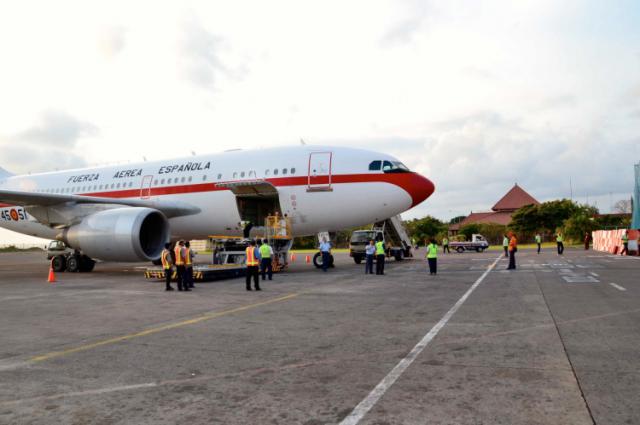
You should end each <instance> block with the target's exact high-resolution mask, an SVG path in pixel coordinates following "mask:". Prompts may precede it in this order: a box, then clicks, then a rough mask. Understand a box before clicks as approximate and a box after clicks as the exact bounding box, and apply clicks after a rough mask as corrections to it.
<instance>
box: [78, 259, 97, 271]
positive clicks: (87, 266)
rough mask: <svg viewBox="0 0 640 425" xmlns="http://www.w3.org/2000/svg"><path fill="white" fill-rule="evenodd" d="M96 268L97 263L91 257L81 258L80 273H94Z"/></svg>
mask: <svg viewBox="0 0 640 425" xmlns="http://www.w3.org/2000/svg"><path fill="white" fill-rule="evenodd" d="M95 266H96V262H95V261H94V260H93V259H91V257H87V256H86V255H83V256H82V257H80V271H81V272H85V273H89V272H92V271H93V268H94V267H95Z"/></svg>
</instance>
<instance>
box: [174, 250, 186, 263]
mask: <svg viewBox="0 0 640 425" xmlns="http://www.w3.org/2000/svg"><path fill="white" fill-rule="evenodd" d="M173 252H174V254H176V266H183V265H184V259H183V258H182V247H181V246H180V245H176V247H175V248H174V249H173Z"/></svg>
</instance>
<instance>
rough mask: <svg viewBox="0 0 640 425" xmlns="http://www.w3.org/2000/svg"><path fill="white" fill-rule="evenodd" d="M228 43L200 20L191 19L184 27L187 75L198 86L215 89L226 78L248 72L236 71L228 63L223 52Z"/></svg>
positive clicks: (183, 61)
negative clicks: (223, 56)
mask: <svg viewBox="0 0 640 425" xmlns="http://www.w3.org/2000/svg"><path fill="white" fill-rule="evenodd" d="M226 49H227V45H226V40H225V39H224V38H223V37H220V36H218V35H215V34H214V33H212V32H210V31H208V30H207V29H206V28H205V27H204V26H203V25H202V24H201V23H200V21H198V20H197V19H196V18H194V17H191V18H190V19H187V21H186V22H185V23H184V24H183V26H182V39H181V40H180V45H179V50H180V52H179V53H180V61H181V65H182V70H183V73H184V74H185V75H186V77H187V79H188V80H189V81H191V83H193V84H194V85H196V86H197V87H201V88H205V89H209V90H211V89H215V88H217V87H218V81H219V79H220V78H222V77H227V78H241V77H242V76H243V75H244V74H245V73H246V69H244V68H243V67H240V68H238V69H233V68H231V67H230V66H229V65H227V64H226V63H225V60H223V58H222V53H223V52H224V51H225V50H226Z"/></svg>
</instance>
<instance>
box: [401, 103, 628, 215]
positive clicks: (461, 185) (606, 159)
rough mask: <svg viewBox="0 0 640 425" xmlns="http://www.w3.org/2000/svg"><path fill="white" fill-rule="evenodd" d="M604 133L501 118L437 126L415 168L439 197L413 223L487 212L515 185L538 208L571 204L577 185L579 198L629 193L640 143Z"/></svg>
mask: <svg viewBox="0 0 640 425" xmlns="http://www.w3.org/2000/svg"><path fill="white" fill-rule="evenodd" d="M602 126H603V125H602V123H600V122H595V123H593V125H592V126H591V128H579V129H575V130H566V129H562V130H556V129H552V128H547V127H538V126H535V125H532V124H530V123H527V122H526V120H523V119H518V118H514V117H507V116H505V115H504V114H501V113H498V112H495V111H482V112H478V113H475V114H470V115H468V116H461V117H458V118H454V119H451V120H448V121H445V122H441V123H437V124H434V125H433V126H432V127H431V130H432V131H431V133H432V136H431V138H430V139H428V141H427V143H426V148H425V149H423V151H422V152H420V151H416V155H415V156H414V158H413V161H412V163H413V164H415V165H414V166H413V168H415V169H416V170H417V171H419V172H421V173H424V174H425V175H426V176H427V177H429V178H430V179H432V180H433V181H434V183H435V184H436V188H437V189H436V193H435V194H434V196H433V198H432V199H430V200H429V201H428V202H427V203H425V204H424V205H423V206H420V207H419V210H418V211H413V212H412V216H415V215H418V216H419V215H421V214H427V213H430V214H434V215H436V216H439V217H442V218H450V217H452V216H454V215H458V214H467V213H468V212H469V211H472V210H473V211H478V210H487V209H489V208H490V207H491V206H492V205H493V203H494V202H495V201H497V200H498V199H499V198H500V196H502V195H503V194H504V193H506V191H507V190H508V189H509V188H510V187H511V186H513V184H514V183H516V182H517V183H518V184H519V185H520V186H522V187H523V188H524V189H525V190H527V191H528V192H529V193H531V195H533V196H534V197H535V198H537V199H539V200H547V199H555V198H558V197H563V196H565V197H567V198H568V197H569V195H570V186H569V180H570V179H571V181H572V186H573V195H574V196H575V197H576V198H577V197H580V198H581V199H584V197H585V196H587V195H588V196H591V197H595V196H602V195H606V194H608V193H609V192H613V193H625V192H630V191H631V189H632V183H630V182H632V181H633V179H632V173H633V168H632V166H631V165H632V163H633V162H634V161H635V160H636V159H637V158H638V157H640V148H639V146H640V137H635V138H626V139H622V140H621V139H618V138H617V137H616V136H612V135H609V134H608V133H607V132H603V131H600V130H598V129H599V128H600V127H602Z"/></svg>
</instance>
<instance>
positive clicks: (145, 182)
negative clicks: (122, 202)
mask: <svg viewBox="0 0 640 425" xmlns="http://www.w3.org/2000/svg"><path fill="white" fill-rule="evenodd" d="M152 183H153V176H144V177H143V178H142V185H141V186H140V198H141V199H149V198H150V197H151V184H152Z"/></svg>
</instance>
